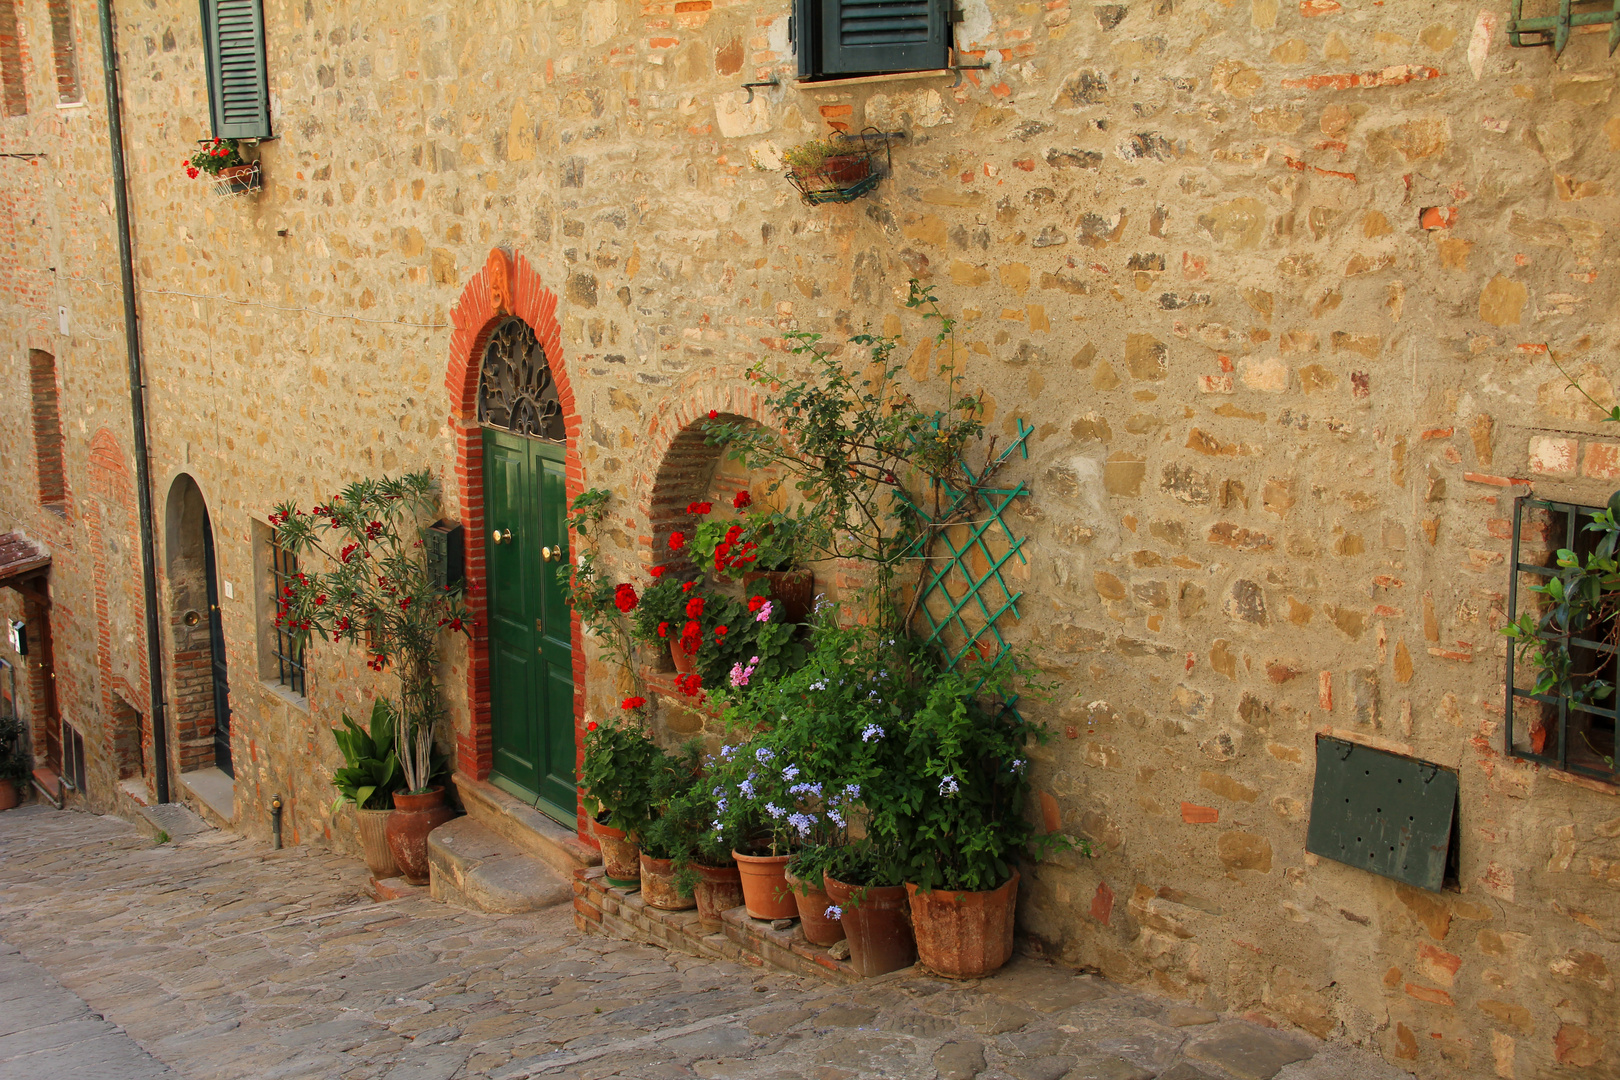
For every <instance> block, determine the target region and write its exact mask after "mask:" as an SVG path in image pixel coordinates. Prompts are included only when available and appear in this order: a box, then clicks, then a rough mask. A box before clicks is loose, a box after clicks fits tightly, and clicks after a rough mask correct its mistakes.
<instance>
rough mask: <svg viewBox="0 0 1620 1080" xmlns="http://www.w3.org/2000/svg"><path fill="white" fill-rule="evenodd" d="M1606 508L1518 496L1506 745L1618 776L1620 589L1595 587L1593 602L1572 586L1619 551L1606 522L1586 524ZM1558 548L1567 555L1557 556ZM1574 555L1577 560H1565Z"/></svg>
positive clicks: (1515, 752)
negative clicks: (1517, 631) (1516, 632)
mask: <svg viewBox="0 0 1620 1080" xmlns="http://www.w3.org/2000/svg"><path fill="white" fill-rule="evenodd" d="M1603 513H1604V508H1603V507H1598V506H1578V505H1575V504H1574V503H1562V502H1550V501H1548V500H1545V499H1536V498H1532V497H1530V496H1528V495H1523V496H1520V497H1519V498H1518V499H1516V500H1514V504H1513V556H1512V557H1513V573H1512V577H1511V578H1510V579H1509V582H1508V612H1507V615H1508V619H1509V621H1510V622H1512V623H1517V624H1520V626H1521V627H1522V628H1523V630H1522V631H1521V636H1520V638H1519V640H1517V641H1516V642H1515V643H1514V644H1513V645H1512V646H1511V647H1510V648H1509V649H1508V655H1507V678H1506V683H1507V701H1506V723H1505V725H1504V727H1505V729H1506V730H1505V732H1504V736H1503V752H1504V753H1506V754H1508V755H1510V756H1512V757H1518V758H1524V759H1526V760H1529V761H1536V762H1540V763H1541V764H1543V765H1547V766H1550V767H1552V768H1555V769H1559V770H1562V771H1564V772H1569V773H1575V774H1578V775H1581V776H1587V777H1591V778H1593V779H1596V780H1602V781H1606V782H1608V783H1616V782H1620V773H1617V772H1616V770H1615V717H1616V708H1615V706H1616V701H1615V698H1616V689H1615V687H1616V683H1617V681H1620V679H1617V672H1616V656H1617V654H1620V640H1617V639H1620V621H1617V620H1616V618H1615V615H1616V609H1617V607H1620V603H1617V601H1620V594H1616V593H1605V592H1602V591H1601V590H1598V591H1597V594H1596V599H1595V602H1594V600H1593V599H1592V594H1590V593H1583V592H1582V590H1581V588H1580V587H1579V586H1578V585H1575V583H1576V582H1577V581H1579V580H1581V579H1583V578H1584V579H1586V580H1587V581H1588V582H1590V578H1589V577H1587V575H1586V574H1583V573H1582V571H1581V569H1580V567H1589V561H1588V560H1589V559H1591V558H1592V557H1593V556H1594V554H1595V555H1597V556H1598V557H1599V558H1600V559H1602V558H1607V557H1608V556H1610V555H1611V554H1612V553H1613V549H1614V547H1615V541H1614V538H1613V534H1612V532H1611V530H1610V528H1608V527H1607V526H1605V527H1600V528H1597V529H1593V528H1590V527H1589V526H1591V525H1592V524H1593V523H1594V522H1596V521H1598V519H1599V515H1600V514H1603ZM1561 552H1567V553H1568V555H1566V556H1564V557H1563V558H1562V559H1561V558H1560V553H1561ZM1572 558H1573V559H1574V560H1578V563H1579V567H1574V566H1571V565H1569V564H1570V563H1571V559H1572ZM1560 562H1562V563H1564V565H1563V566H1561V565H1560ZM1566 585H1569V586H1571V587H1570V588H1568V589H1566V588H1565V586H1566ZM1576 594H1580V595H1576Z"/></svg>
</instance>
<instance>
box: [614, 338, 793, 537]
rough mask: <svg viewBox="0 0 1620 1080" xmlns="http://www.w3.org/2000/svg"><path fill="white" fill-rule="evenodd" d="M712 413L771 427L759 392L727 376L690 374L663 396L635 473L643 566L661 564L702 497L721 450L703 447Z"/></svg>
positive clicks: (718, 372) (710, 372)
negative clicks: (672, 535) (694, 503)
mask: <svg viewBox="0 0 1620 1080" xmlns="http://www.w3.org/2000/svg"><path fill="white" fill-rule="evenodd" d="M710 412H713V413H715V414H716V416H717V417H718V418H720V419H722V420H732V421H735V420H752V421H755V422H756V423H760V424H772V423H774V420H773V418H772V417H771V415H770V412H769V410H768V409H767V408H766V405H765V400H764V395H763V394H762V393H761V392H760V390H759V388H757V387H755V386H754V385H752V384H750V383H747V382H743V381H741V380H739V379H738V378H737V377H736V373H735V372H732V371H721V370H720V369H717V368H715V369H708V370H705V371H700V372H693V373H692V374H691V375H690V376H688V377H687V379H686V380H685V381H684V383H683V385H682V386H681V387H679V388H677V389H676V391H675V392H674V393H672V394H670V395H668V396H666V397H665V398H664V399H663V401H661V402H660V403H659V405H658V406H657V408H656V409H655V410H654V412H653V414H652V417H651V418H650V419H649V420H648V421H647V453H646V454H645V455H642V456H641V457H640V461H641V462H643V463H644V466H643V468H642V469H641V470H640V471H638V472H637V473H636V476H635V488H634V490H635V491H636V501H637V506H636V509H637V511H638V515H639V516H638V519H637V520H638V522H640V523H644V524H643V526H642V529H641V531H640V535H639V537H638V543H637V548H638V555H639V556H640V559H641V562H642V565H643V566H644V567H650V566H653V565H656V564H658V563H660V562H663V561H664V555H665V553H666V552H667V551H668V548H667V547H666V544H667V542H668V540H669V534H670V533H672V532H674V531H675V530H676V529H678V528H680V527H681V525H683V524H685V523H687V522H688V521H689V519H688V518H687V516H686V507H687V504H688V503H690V502H691V501H692V500H694V499H699V498H702V497H703V493H704V492H705V491H706V490H707V488H708V479H709V475H710V473H711V471H712V470H713V468H714V465H715V463H716V462H717V461H718V460H719V459H720V455H721V454H722V453H724V450H723V449H722V448H721V447H718V446H708V445H706V444H705V440H704V434H703V422H704V421H706V420H708V419H709V413H710Z"/></svg>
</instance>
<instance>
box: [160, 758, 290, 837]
mask: <svg viewBox="0 0 1620 1080" xmlns="http://www.w3.org/2000/svg"><path fill="white" fill-rule="evenodd" d="M180 783H181V784H183V785H185V789H186V790H187V791H188V792H190V793H191V794H192V795H193V796H194V797H196V798H197V799H198V800H199V801H200V802H201V803H202V804H203V805H204V806H206V807H207V808H208V809H209V810H211V811H213V813H214V814H215V815H216V816H218V817H219V819H220V821H221V822H223V823H224V824H226V825H231V824H234V823H235V821H236V781H235V780H232V779H231V778H230V777H229V776H226V775H225V771H224V770H223V769H220V768H218V767H216V766H210V767H209V768H206V769H195V770H193V771H191V772H183V773H181V774H180ZM265 813H266V814H268V813H269V808H268V807H267V808H266V809H265Z"/></svg>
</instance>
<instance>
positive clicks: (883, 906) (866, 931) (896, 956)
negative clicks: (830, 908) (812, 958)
mask: <svg viewBox="0 0 1620 1080" xmlns="http://www.w3.org/2000/svg"><path fill="white" fill-rule="evenodd" d="M827 895H828V896H830V897H831V898H832V902H833V903H834V904H837V905H838V906H839V907H840V908H842V909H843V920H842V921H843V924H844V933H845V934H847V935H848V936H849V963H850V966H851V967H853V968H854V969H855V973H856V974H857V975H859V976H861V977H862V978H863V979H869V978H871V977H872V976H874V975H882V974H883V973H885V972H888V971H899V970H900V969H901V968H903V967H909V966H910V965H911V964H912V963H913V962H914V961H915V960H916V959H917V943H916V940H915V939H914V938H913V937H912V936H911V911H910V906H909V905H908V904H907V903H906V887H905V886H904V885H867V886H861V885H846V884H845V883H844V882H842V881H839V880H837V879H836V878H828V879H827Z"/></svg>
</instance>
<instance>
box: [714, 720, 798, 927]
mask: <svg viewBox="0 0 1620 1080" xmlns="http://www.w3.org/2000/svg"><path fill="white" fill-rule="evenodd" d="M727 720H728V722H730V723H735V714H734V713H733V712H732V710H730V709H728V710H727ZM740 731H741V733H742V734H743V735H745V736H747V735H748V733H749V732H750V731H752V732H754V734H753V736H752V737H751V738H745V739H744V740H743V741H741V742H739V743H738V744H737V745H735V746H733V745H726V746H722V747H721V748H720V761H719V762H718V763H717V768H716V771H715V780H716V784H715V788H716V789H718V790H719V792H720V794H719V795H718V796H717V803H716V815H715V819H714V826H715V827H714V832H716V833H718V834H720V835H722V836H728V837H733V838H735V843H736V846H735V847H733V848H732V850H731V857H732V858H733V859H734V860H736V863H737V869H738V872H739V873H740V874H741V875H742V891H743V904H744V906H745V907H747V909H748V915H749V917H750V918H754V919H767V920H770V919H793V918H797V917H798V914H799V906H798V904H797V902H796V901H795V900H794V899H793V890H792V889H789V888H788V885H787V880H786V870H787V861H788V858H789V856H791V855H792V853H793V849H794V847H795V846H797V839H798V837H797V835H796V833H797V832H798V829H797V828H796V822H797V820H798V819H797V818H796V816H795V815H796V813H797V811H796V810H795V809H794V808H795V807H796V806H797V796H795V795H794V794H793V793H792V792H791V791H790V790H789V789H790V788H791V786H792V785H793V784H794V783H797V782H798V780H797V778H798V775H799V768H798V766H796V765H794V764H793V763H792V762H790V761H788V760H786V759H785V758H784V757H783V756H782V755H781V754H779V753H778V752H777V750H776V748H775V747H774V746H773V745H771V743H772V739H771V737H770V736H771V733H770V732H769V731H764V730H761V729H760V727H759V726H758V725H755V724H749V723H746V722H745V723H744V725H743V726H742V728H741V729H740Z"/></svg>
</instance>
